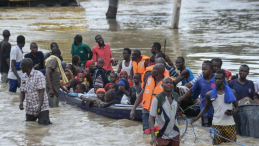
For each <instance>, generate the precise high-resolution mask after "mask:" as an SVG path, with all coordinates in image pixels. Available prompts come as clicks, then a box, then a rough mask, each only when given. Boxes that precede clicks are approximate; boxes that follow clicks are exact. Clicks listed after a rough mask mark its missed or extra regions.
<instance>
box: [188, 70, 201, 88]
mask: <svg viewBox="0 0 259 146" xmlns="http://www.w3.org/2000/svg"><path fill="white" fill-rule="evenodd" d="M201 77H203V75H202V72H200V73H199V74H198V75H197V76H196V77H195V78H194V79H193V80H191V81H190V83H191V84H192V85H194V84H195V82H196V81H197V80H198V79H199V78H201Z"/></svg>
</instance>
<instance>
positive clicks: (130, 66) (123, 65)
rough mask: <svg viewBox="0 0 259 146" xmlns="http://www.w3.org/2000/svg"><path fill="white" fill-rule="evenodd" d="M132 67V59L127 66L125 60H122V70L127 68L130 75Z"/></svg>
mask: <svg viewBox="0 0 259 146" xmlns="http://www.w3.org/2000/svg"><path fill="white" fill-rule="evenodd" d="M131 68H132V61H131V60H130V63H129V66H128V67H126V66H125V60H123V61H122V68H121V69H122V70H125V71H126V72H127V73H128V76H130V70H131Z"/></svg>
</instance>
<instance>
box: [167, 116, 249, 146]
mask: <svg viewBox="0 0 259 146" xmlns="http://www.w3.org/2000/svg"><path fill="white" fill-rule="evenodd" d="M185 121H186V127H185V130H184V133H183V134H182V135H181V136H180V139H179V140H176V139H173V138H170V137H168V138H170V139H172V140H174V141H190V140H194V142H196V140H197V138H199V137H201V136H203V135H204V134H205V133H207V132H209V133H210V137H211V140H212V145H213V146H214V143H213V136H216V137H221V138H224V139H226V140H228V141H230V142H233V143H235V144H237V145H240V146H245V145H243V144H240V143H238V142H235V141H233V140H230V139H228V138H226V137H224V136H221V135H219V130H218V129H216V128H210V129H209V130H208V129H206V128H205V127H203V126H201V125H199V124H197V123H195V122H192V121H191V120H190V119H187V118H185ZM189 122H190V125H191V126H192V132H193V134H194V138H192V139H188V140H182V138H183V137H184V136H185V134H186V132H187V129H188V124H189ZM193 124H195V125H197V126H198V127H200V128H202V129H204V130H206V131H205V132H204V133H202V134H201V135H199V136H196V134H195V131H194V126H193ZM216 142H217V145H218V141H217V139H216Z"/></svg>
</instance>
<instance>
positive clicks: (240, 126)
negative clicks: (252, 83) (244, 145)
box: [234, 104, 259, 138]
mask: <svg viewBox="0 0 259 146" xmlns="http://www.w3.org/2000/svg"><path fill="white" fill-rule="evenodd" d="M258 111H259V104H247V105H241V106H239V112H238V113H237V114H236V115H234V119H235V122H236V132H237V134H238V135H241V136H248V137H254V138H259V126H258V123H259V112H258Z"/></svg>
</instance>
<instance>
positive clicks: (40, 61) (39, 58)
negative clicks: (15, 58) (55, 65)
mask: <svg viewBox="0 0 259 146" xmlns="http://www.w3.org/2000/svg"><path fill="white" fill-rule="evenodd" d="M24 58H30V59H31V60H32V62H33V66H35V65H36V64H39V68H38V69H37V70H40V69H44V67H43V63H44V56H43V53H42V52H41V51H38V52H37V54H36V57H34V56H33V55H32V54H31V53H28V54H25V55H24Z"/></svg>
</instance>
